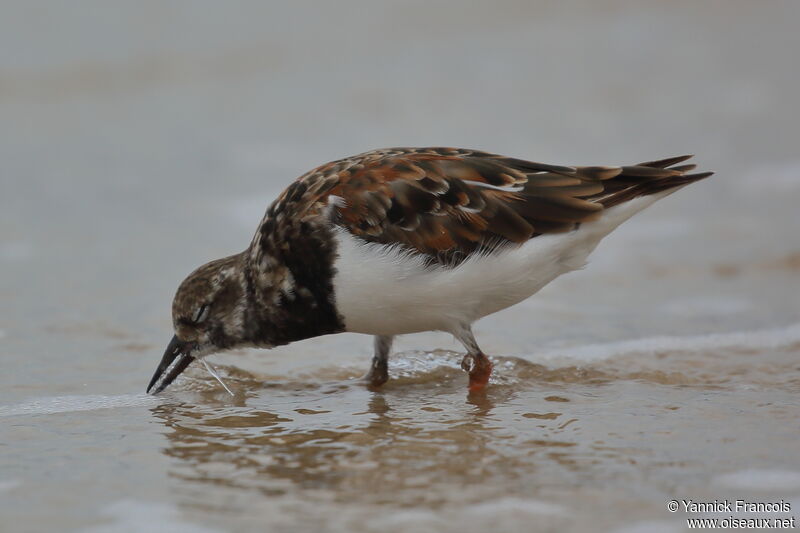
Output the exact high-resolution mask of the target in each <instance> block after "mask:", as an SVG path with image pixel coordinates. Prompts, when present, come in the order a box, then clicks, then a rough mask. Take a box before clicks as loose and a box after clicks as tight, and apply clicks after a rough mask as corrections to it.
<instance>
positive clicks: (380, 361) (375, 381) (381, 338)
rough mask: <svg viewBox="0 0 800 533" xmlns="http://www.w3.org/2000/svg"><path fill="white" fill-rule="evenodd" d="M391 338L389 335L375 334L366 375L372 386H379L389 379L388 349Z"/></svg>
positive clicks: (390, 345)
mask: <svg viewBox="0 0 800 533" xmlns="http://www.w3.org/2000/svg"><path fill="white" fill-rule="evenodd" d="M393 339H394V337H392V336H391V335H375V355H373V356H372V366H370V368H369V373H368V374H367V377H366V380H367V382H368V383H369V384H370V385H372V386H373V387H380V386H381V385H383V384H384V383H386V381H387V380H388V379H389V351H390V350H391V349H392V340H393Z"/></svg>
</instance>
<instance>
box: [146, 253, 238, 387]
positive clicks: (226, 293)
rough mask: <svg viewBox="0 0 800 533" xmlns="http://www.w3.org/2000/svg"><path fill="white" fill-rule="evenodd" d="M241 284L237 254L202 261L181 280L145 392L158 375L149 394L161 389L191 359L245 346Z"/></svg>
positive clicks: (181, 370) (182, 369)
mask: <svg viewBox="0 0 800 533" xmlns="http://www.w3.org/2000/svg"><path fill="white" fill-rule="evenodd" d="M245 283H246V282H245V277H244V261H243V256H242V254H238V255H233V256H230V257H225V258H223V259H217V260H216V261H212V262H210V263H207V264H205V265H203V266H201V267H200V268H198V269H197V270H195V271H194V272H192V273H191V274H189V276H188V277H187V278H186V279H185V280H183V283H181V284H180V287H178V292H177V293H176V294H175V299H174V300H173V302H172V325H173V328H174V330H175V335H174V336H173V337H172V340H171V341H170V343H169V345H168V346H167V350H166V352H164V357H163V358H162V359H161V363H160V364H159V365H158V368H157V369H156V372H155V374H154V375H153V379H152V380H151V381H150V384H149V385H148V387H147V392H150V390H151V389H152V388H153V386H154V385H155V384H156V383H157V382H158V380H159V379H160V378H161V377H162V376H163V379H162V380H161V384H160V385H159V386H158V387H157V388H156V390H155V392H156V393H158V392H161V391H162V390H164V388H166V387H167V386H168V385H169V384H170V383H172V382H173V381H174V380H175V378H176V377H178V375H179V374H180V373H181V372H183V371H184V370H185V369H186V367H187V366H189V364H190V363H191V362H192V361H194V360H195V359H197V358H202V357H205V356H206V355H209V354H212V353H215V352H218V351H221V350H226V349H229V348H234V347H236V346H240V345H244V344H247V341H246V338H245V337H246V336H245V331H244V330H245V320H246V316H245V315H246V312H247V300H246V298H245ZM176 360H177V361H176ZM173 363H174V364H173ZM167 370H169V372H167ZM165 373H166V375H165Z"/></svg>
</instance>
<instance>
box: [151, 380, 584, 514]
mask: <svg viewBox="0 0 800 533" xmlns="http://www.w3.org/2000/svg"><path fill="white" fill-rule="evenodd" d="M461 381H463V380H458V381H456V380H452V383H439V386H436V387H435V386H433V385H432V384H430V383H428V384H427V385H419V384H418V385H411V386H407V387H405V388H402V389H401V388H400V387H397V388H395V389H389V390H387V391H386V392H372V391H369V390H366V389H365V388H364V387H361V386H359V385H349V384H345V385H341V384H339V385H333V386H331V385H327V386H324V385H319V386H314V387H309V386H308V385H307V384H306V385H303V386H302V387H300V388H299V389H298V388H295V387H293V386H292V385H291V384H288V385H284V386H271V387H269V388H266V389H265V388H261V389H260V390H258V389H255V388H251V389H250V390H251V392H249V393H248V395H247V396H239V397H237V398H236V399H235V401H234V404H233V405H231V404H230V403H227V404H223V403H222V400H221V398H222V397H221V396H219V397H217V396H215V394H213V393H202V394H199V395H198V396H197V398H196V401H192V402H178V403H169V402H167V403H163V404H161V405H159V406H157V407H154V408H153V409H152V412H153V414H154V416H155V417H157V418H158V419H160V420H162V421H163V423H164V425H165V426H166V427H167V428H169V429H168V431H167V432H166V437H167V439H168V441H169V445H168V446H167V447H166V448H165V450H164V453H165V454H166V455H168V456H170V457H172V458H175V459H177V460H178V462H176V463H175V465H174V467H173V469H172V471H171V475H172V476H175V477H176V478H179V479H182V480H185V481H191V482H198V483H204V484H214V485H220V486H227V487H238V488H248V489H253V488H255V489H258V490H260V491H262V492H265V493H267V494H284V493H286V492H287V491H290V490H292V489H293V488H301V489H324V490H327V491H330V492H331V494H333V495H335V496H334V497H335V498H336V499H337V500H347V499H349V498H352V497H353V496H354V495H356V494H357V495H358V497H359V499H360V500H362V501H363V500H364V498H365V497H366V498H367V499H369V500H371V501H373V502H382V501H392V502H394V503H408V504H411V503H420V502H426V503H432V504H435V503H439V502H444V501H446V500H447V498H448V495H447V491H446V490H445V491H444V492H439V491H437V490H419V489H420V488H423V487H424V488H427V489H432V488H434V487H437V486H442V487H443V488H446V487H449V486H453V485H455V486H459V487H463V486H474V487H477V488H479V487H481V486H483V485H484V484H485V483H487V482H488V483H489V485H497V484H500V485H506V486H508V487H509V488H511V486H512V485H513V484H514V483H515V481H514V480H520V479H530V478H531V476H533V475H534V474H535V471H536V469H537V466H536V460H535V459H536V456H537V454H538V452H543V453H544V454H545V455H544V456H546V457H550V458H551V459H553V458H554V456H553V455H552V453H554V450H555V451H556V452H557V453H558V454H559V458H558V461H559V462H562V463H563V461H562V459H560V456H563V455H564V454H569V450H570V449H571V448H573V447H574V446H575V444H576V443H575V442H574V441H569V440H558V439H553V438H552V437H553V435H552V432H553V431H558V427H559V426H560V425H561V423H563V421H562V422H560V421H559V420H557V418H558V417H557V415H556V416H553V415H549V416H542V417H541V418H540V419H536V420H532V419H531V418H530V417H528V418H525V417H522V416H521V414H518V413H517V414H515V413H516V411H517V410H518V409H516V408H511V409H509V406H508V402H509V401H510V400H512V399H513V398H514V397H515V395H516V394H517V390H516V389H515V388H514V387H510V386H502V385H500V386H496V387H494V388H493V389H492V390H491V391H490V392H489V393H486V394H483V393H471V394H467V393H466V391H465V390H464V387H463V384H462V383H461ZM238 388H239V390H242V387H238ZM331 388H333V390H335V393H331ZM217 398H220V399H217ZM498 405H501V406H503V409H501V411H502V412H497V406H498ZM518 421H524V422H523V423H524V426H525V427H522V428H520V427H517V422H518ZM478 492H480V491H478Z"/></svg>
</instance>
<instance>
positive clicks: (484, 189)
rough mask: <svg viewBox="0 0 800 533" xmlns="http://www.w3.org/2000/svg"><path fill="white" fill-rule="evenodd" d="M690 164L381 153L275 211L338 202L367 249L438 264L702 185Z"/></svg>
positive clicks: (308, 183)
mask: <svg viewBox="0 0 800 533" xmlns="http://www.w3.org/2000/svg"><path fill="white" fill-rule="evenodd" d="M689 157H691V156H681V157H674V158H670V159H664V160H660V161H651V162H646V163H640V164H638V165H632V166H622V167H606V166H603V167H600V166H596V167H566V166H556V165H547V164H544V163H536V162H532V161H524V160H521V159H514V158H510V157H503V156H500V155H496V154H490V153H487V152H480V151H476V150H463V149H457V148H393V149H386V150H375V151H372V152H367V153H364V154H361V155H359V156H355V157H352V158H348V159H342V160H339V161H334V162H332V163H328V164H327V165H323V166H322V167H319V168H317V169H315V170H312V171H311V172H309V173H308V174H306V175H304V176H302V177H301V178H299V179H298V181H297V182H295V184H293V186H292V187H290V188H289V189H287V190H286V191H285V192H284V194H283V195H282V197H281V198H279V199H278V201H277V202H276V204H277V203H281V202H289V201H299V200H300V196H301V195H302V196H303V197H304V198H305V199H306V200H308V202H307V203H306V202H300V203H302V204H304V205H305V207H306V208H307V209H310V210H312V211H315V212H316V211H319V209H320V206H321V205H323V203H324V204H328V203H333V204H334V205H335V207H334V221H335V223H336V224H337V225H339V226H340V227H342V228H344V229H346V230H347V231H349V232H350V233H351V234H353V235H355V236H357V237H360V238H362V239H364V240H365V241H368V242H375V243H382V244H400V245H403V246H406V247H408V248H410V249H412V250H415V251H417V252H419V253H422V254H425V255H426V256H428V257H429V258H430V260H432V261H433V262H437V263H444V264H452V263H453V262H458V261H460V260H462V259H463V258H466V257H468V256H469V255H470V254H471V253H473V252H475V251H476V250H493V249H495V248H497V247H499V246H503V245H508V244H511V243H517V244H519V243H523V242H525V241H527V240H528V239H531V238H532V237H535V236H537V235H541V234H545V233H553V232H563V231H569V230H572V229H575V228H576V227H578V225H580V224H581V223H584V222H590V221H592V220H595V219H597V218H598V217H599V216H600V215H601V213H602V211H603V210H604V209H606V208H609V207H613V206H615V205H618V204H620V203H623V202H626V201H628V200H631V199H633V198H635V197H637V196H642V195H647V194H654V193H656V192H660V191H663V190H667V189H672V188H675V187H680V186H682V185H685V184H688V183H691V182H693V181H697V180H700V179H703V178H705V177H707V176H709V175H711V173H710V172H707V173H701V174H687V172H689V171H691V170H692V169H694V165H679V166H675V165H678V164H679V163H683V162H684V161H685V160H687V159H688V158H689Z"/></svg>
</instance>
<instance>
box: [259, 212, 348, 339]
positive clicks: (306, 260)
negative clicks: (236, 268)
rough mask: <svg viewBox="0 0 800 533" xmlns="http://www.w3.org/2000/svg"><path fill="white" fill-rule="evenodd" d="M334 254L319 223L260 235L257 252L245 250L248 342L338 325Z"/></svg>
mask: <svg viewBox="0 0 800 533" xmlns="http://www.w3.org/2000/svg"><path fill="white" fill-rule="evenodd" d="M277 242H281V244H282V245H281V246H276V245H275V243H277ZM335 257H336V250H335V241H334V239H333V236H332V235H331V232H330V230H329V229H327V228H324V227H320V226H317V227H315V228H314V227H306V228H303V229H302V231H296V232H291V234H289V235H285V237H284V238H283V239H268V240H267V239H265V240H263V241H262V242H261V249H260V250H258V253H253V252H252V251H251V254H250V259H251V260H250V261H248V264H247V271H246V274H245V279H246V280H247V281H246V282H247V285H248V288H247V291H246V294H247V297H248V299H249V304H250V305H249V306H250V310H251V320H252V322H251V327H252V332H251V334H252V336H253V340H254V344H256V345H261V346H279V345H282V344H288V343H290V342H294V341H298V340H302V339H307V338H310V337H317V336H320V335H327V334H330V333H339V332H342V331H344V323H343V319H342V317H341V316H340V315H339V314H338V312H337V310H336V305H335V302H334V292H333V276H334V273H335V271H334V267H333V263H334V259H335Z"/></svg>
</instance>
